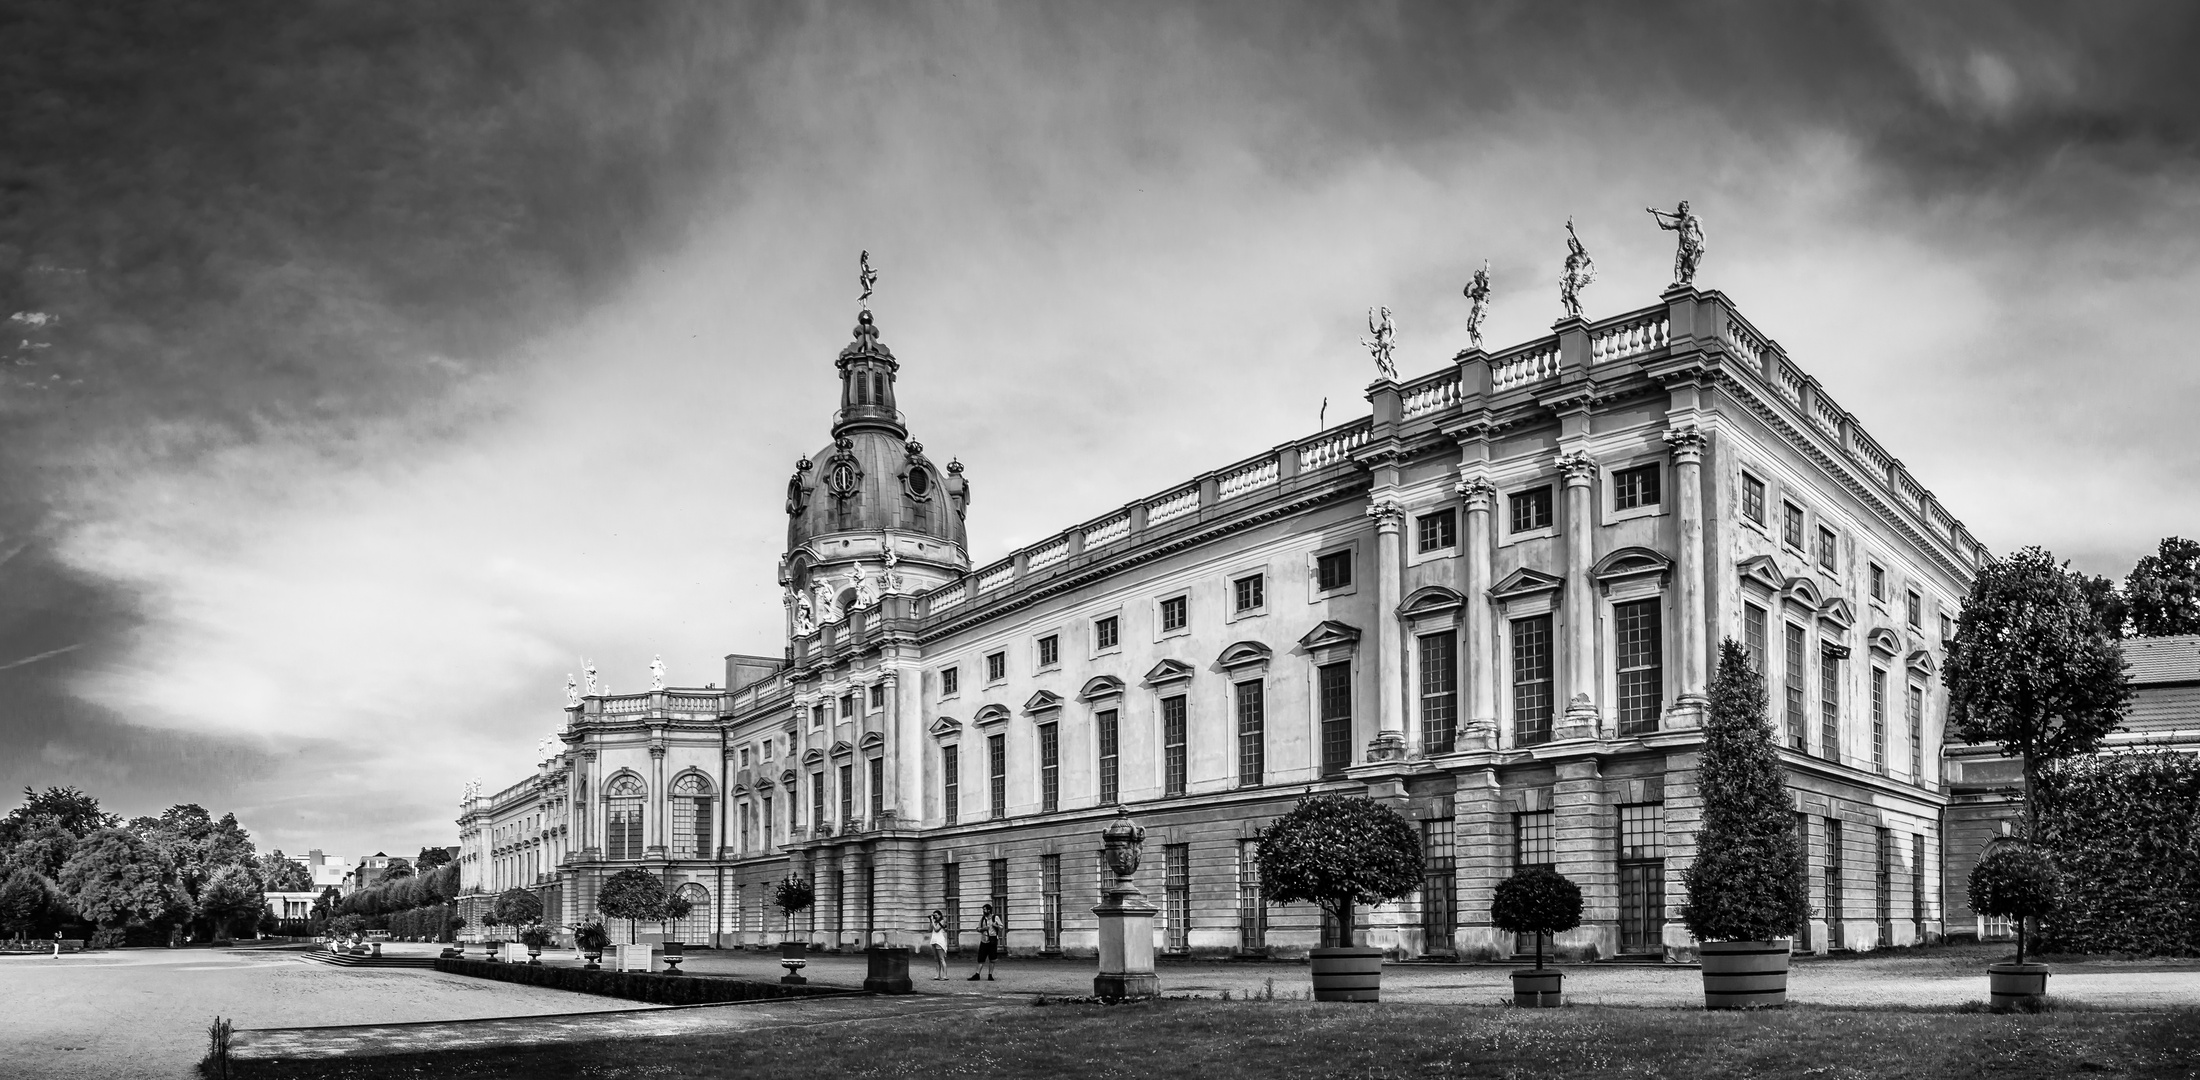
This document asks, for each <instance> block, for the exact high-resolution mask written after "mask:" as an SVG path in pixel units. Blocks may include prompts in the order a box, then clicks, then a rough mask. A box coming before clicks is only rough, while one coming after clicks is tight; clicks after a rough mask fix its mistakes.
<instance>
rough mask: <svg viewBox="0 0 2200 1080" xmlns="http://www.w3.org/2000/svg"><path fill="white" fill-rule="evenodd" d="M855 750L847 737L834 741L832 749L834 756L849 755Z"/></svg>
mask: <svg viewBox="0 0 2200 1080" xmlns="http://www.w3.org/2000/svg"><path fill="white" fill-rule="evenodd" d="M855 752H856V748H855V747H854V746H852V745H850V744H849V742H848V740H846V739H842V740H840V741H839V742H836V743H834V744H833V748H832V750H831V753H832V755H833V756H834V757H847V756H848V755H850V754H853V753H855Z"/></svg>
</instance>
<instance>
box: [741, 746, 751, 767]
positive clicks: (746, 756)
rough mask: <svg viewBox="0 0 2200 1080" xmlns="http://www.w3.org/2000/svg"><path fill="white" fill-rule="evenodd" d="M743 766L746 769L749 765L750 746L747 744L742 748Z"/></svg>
mask: <svg viewBox="0 0 2200 1080" xmlns="http://www.w3.org/2000/svg"><path fill="white" fill-rule="evenodd" d="M741 767H742V768H744V769H746V768H748V767H749V748H748V747H746V746H744V747H742V748H741Z"/></svg>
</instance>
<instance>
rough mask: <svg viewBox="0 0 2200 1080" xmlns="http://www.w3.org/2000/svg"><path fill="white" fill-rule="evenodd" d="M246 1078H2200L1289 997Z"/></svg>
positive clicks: (2048, 1052) (2125, 1045) (297, 1065)
mask: <svg viewBox="0 0 2200 1080" xmlns="http://www.w3.org/2000/svg"><path fill="white" fill-rule="evenodd" d="M230 1075H232V1076H234V1077H238V1078H240V1080H251V1078H258V1077H295V1078H307V1077H311V1078H322V1077H327V1078H336V1077H344V1078H381V1077H441V1076H465V1077H512V1078H521V1077H568V1076H571V1077H643V1076H668V1077H683V1078H687V1077H698V1078H700V1077H725V1078H734V1077H739V1078H741V1080H779V1078H787V1080H795V1078H803V1080H814V1078H816V1077H821V1076H829V1077H840V1076H852V1077H900V1076H973V1077H1038V1078H1043V1080H1086V1078H1102V1077H1107V1078H1122V1080H1155V1078H1172V1077H1184V1078H1192V1077H1198V1078H1201V1080H1240V1078H1245V1080H1250V1078H1254V1077H1258V1078H1262V1080H1269V1078H1298V1077H1306V1078H1313V1077H1370V1078H1373V1077H1381V1078H1386V1080H1395V1078H1403V1077H1414V1078H1438V1077H1453V1076H1457V1077H1475V1078H1478V1080H1480V1078H1509V1077H1562V1078H1569V1080H1570V1078H1584V1080H1587V1078H1597V1080H1604V1078H1612V1080H1618V1078H1623V1077H1624V1078H1629V1080H1651V1078H1673V1080H1713V1078H1719V1080H1726V1078H1733V1077H1816V1078H1824V1080H1853V1078H1879V1077H1889V1078H1893V1077H1903V1078H1918V1080H1927V1078H1930V1080H1966V1078H1974V1077H1975V1078H1979V1080H1988V1078H1991V1080H2029V1078H2042V1080H2044V1078H2049V1077H2055V1078H2061V1077H2073V1076H2088V1077H2090V1076H2098V1077H2137V1078H2146V1080H2200V1010H2181V1011H2175V1012H2104V1011H2092V1010H2073V1009H2059V1010H2055V1011H2051V1012H2046V1013H2042V1014H2038V1015H2028V1016H2027V1015H2015V1016H1996V1015H1989V1014H1984V1013H1977V1012H1963V1011H1922V1010H1920V1011H1890V1010H1845V1009H1832V1008H1822V1007H1795V1008H1790V1009H1786V1010H1777V1011H1770V1012H1761V1013H1750V1014H1737V1013H1706V1012H1702V1011H1696V1010H1675V1009H1635V1008H1593V1009H1592V1008H1569V1009H1556V1010H1544V1011H1537V1010H1526V1009H1510V1008H1467V1007H1453V1006H1412V1005H1404V1006H1399V1005H1383V1006H1366V1005H1358V1006H1354V1005H1317V1004H1314V1003H1310V1002H1297V1001H1237V1002H1221V1001H1176V1000H1170V1001H1158V1002H1151V1003H1146V1004H1141V1005H1123V1006H1112V1007H1110V1006H1098V1005H1065V1004H1055V1005H1049V1006H1045V1007H1036V1006H1029V1005H1003V1006H1002V1007H1000V1008H998V1009H987V1010H982V1011H978V1012H974V1013H971V1014H967V1015H966V1016H965V1017H964V1018H963V1019H962V1020H961V1021H960V1022H958V1023H955V1024H953V1025H946V1024H940V1023H934V1022H927V1021H922V1020H916V1019H909V1020H903V1019H886V1020H880V1021H875V1022H866V1023H864V1024H861V1025H848V1026H833V1027H829V1028H810V1029H791V1030H778V1031H771V1032H767V1033H757V1034H750V1035H747V1036H740V1037H734V1036H719V1037H694V1038H662V1039H646V1040H624V1041H613V1042H597V1043H588V1044H578V1045H552V1046H533V1047H502V1048H493V1049H485V1050H469V1049H452V1050H446V1051H438V1052H435V1053H427V1054H408V1055H396V1056H390V1057H371V1058H353V1059H350V1060H329V1061H310V1062H307V1061H294V1062H274V1061H252V1062H239V1063H236V1064H235V1065H233V1067H232V1071H231V1074H230Z"/></svg>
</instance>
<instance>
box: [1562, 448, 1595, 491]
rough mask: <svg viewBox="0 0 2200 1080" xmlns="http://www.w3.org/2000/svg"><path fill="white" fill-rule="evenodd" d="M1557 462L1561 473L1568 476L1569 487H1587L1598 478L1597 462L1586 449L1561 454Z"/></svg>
mask: <svg viewBox="0 0 2200 1080" xmlns="http://www.w3.org/2000/svg"><path fill="white" fill-rule="evenodd" d="M1555 464H1557V466H1558V472H1559V475H1561V476H1563V477H1565V478H1566V486H1568V487H1574V486H1577V485H1578V486H1583V487H1586V486H1588V484H1589V482H1590V481H1591V480H1594V479H1596V475H1597V463H1596V462H1595V461H1592V460H1590V458H1589V455H1588V453H1587V452H1586V451H1582V450H1576V451H1574V452H1573V453H1570V454H1560V455H1558V460H1557V462H1556V463H1555Z"/></svg>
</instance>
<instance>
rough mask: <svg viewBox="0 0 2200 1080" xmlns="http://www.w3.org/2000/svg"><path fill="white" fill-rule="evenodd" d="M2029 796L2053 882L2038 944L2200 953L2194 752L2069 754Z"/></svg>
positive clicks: (2199, 809)
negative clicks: (2055, 890)
mask: <svg viewBox="0 0 2200 1080" xmlns="http://www.w3.org/2000/svg"><path fill="white" fill-rule="evenodd" d="M2039 800H2040V836H2041V841H2042V846H2044V847H2045V848H2046V849H2047V850H2048V851H2049V852H2050V853H2051V855H2052V856H2053V858H2054V861H2055V864H2056V866H2057V868H2058V869H2060V870H2061V871H2062V887H2063V896H2062V909H2061V910H2060V911H2058V912H2056V913H2055V914H2054V915H2052V916H2049V917H2048V918H2047V919H2045V920H2043V923H2044V925H2043V926H2042V927H2041V930H2042V935H2041V936H2042V937H2043V938H2044V939H2045V940H2044V941H2043V942H2042V943H2041V944H2042V946H2043V949H2057V950H2063V951H2071V952H2093V953H2102V952H2122V953H2139V954H2142V955H2148V956H2200V757H2195V756H2193V755H2190V754H2180V753H2176V752H2172V751H2150V752H2134V753H2121V754H2109V755H2105V756H2101V757H2092V758H2079V759H2075V760H2072V761H2069V762H2065V763H2063V764H2061V765H2058V766H2057V767H2055V768H2053V769H2050V770H2048V772H2047V773H2046V775H2044V776H2043V777H2042V779H2041V784H2040V788H2039Z"/></svg>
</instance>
